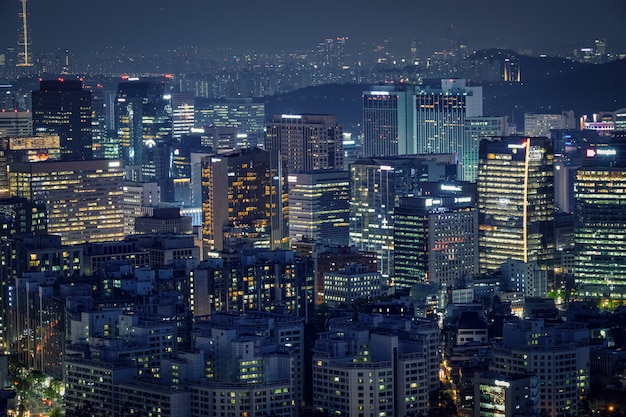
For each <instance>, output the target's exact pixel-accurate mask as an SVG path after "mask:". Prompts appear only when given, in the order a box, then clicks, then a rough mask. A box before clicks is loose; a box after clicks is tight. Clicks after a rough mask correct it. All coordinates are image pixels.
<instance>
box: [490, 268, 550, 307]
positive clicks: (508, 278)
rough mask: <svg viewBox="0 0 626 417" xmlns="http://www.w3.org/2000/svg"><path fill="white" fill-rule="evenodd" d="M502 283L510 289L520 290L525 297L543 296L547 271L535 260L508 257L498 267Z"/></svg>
mask: <svg viewBox="0 0 626 417" xmlns="http://www.w3.org/2000/svg"><path fill="white" fill-rule="evenodd" d="M500 272H501V273H502V284H503V286H504V287H506V288H507V289H508V290H510V291H516V292H520V293H522V294H523V295H524V297H526V298H530V297H537V298H545V297H546V295H547V293H548V271H546V270H545V269H544V270H542V269H541V268H539V265H537V262H524V261H521V260H519V259H516V260H513V259H509V260H508V261H507V262H505V263H503V264H502V267H501V268H500Z"/></svg>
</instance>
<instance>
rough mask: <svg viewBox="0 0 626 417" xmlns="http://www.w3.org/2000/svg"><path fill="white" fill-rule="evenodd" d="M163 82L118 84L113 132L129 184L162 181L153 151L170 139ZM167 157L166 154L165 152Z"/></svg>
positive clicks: (134, 80)
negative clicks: (131, 182)
mask: <svg viewBox="0 0 626 417" xmlns="http://www.w3.org/2000/svg"><path fill="white" fill-rule="evenodd" d="M167 84H168V81H167V80H166V79H139V78H129V79H126V80H124V81H122V82H120V83H119V84H118V87H117V95H116V99H115V107H114V110H115V130H116V131H117V137H118V140H119V147H120V154H121V155H120V156H121V159H122V160H123V161H124V164H125V170H126V172H125V177H126V179H127V180H131V181H153V180H155V179H158V180H159V181H166V180H167V179H168V178H169V173H168V172H160V171H161V170H160V169H157V168H161V166H162V164H159V163H158V161H155V160H154V159H153V158H158V157H159V155H161V153H162V152H158V151H156V149H158V148H160V147H162V146H163V145H166V144H167V142H168V140H169V139H171V137H172V129H173V121H172V104H171V95H170V93H169V91H168V86H167ZM166 153H167V152H166ZM166 166H168V164H166Z"/></svg>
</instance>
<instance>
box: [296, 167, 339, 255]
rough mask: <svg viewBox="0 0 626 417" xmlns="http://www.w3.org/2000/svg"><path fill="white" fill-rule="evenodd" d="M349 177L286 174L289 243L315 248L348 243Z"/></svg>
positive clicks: (333, 173)
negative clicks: (306, 243) (305, 243)
mask: <svg viewBox="0 0 626 417" xmlns="http://www.w3.org/2000/svg"><path fill="white" fill-rule="evenodd" d="M349 177H350V174H349V173H348V172H347V171H314V172H310V173H303V174H297V173H296V174H289V176H288V177H287V178H288V183H289V241H290V242H291V243H294V242H299V241H302V240H309V239H310V240H312V241H313V242H315V243H316V244H318V245H325V246H347V245H348V243H349V216H350V204H349V199H350V182H349Z"/></svg>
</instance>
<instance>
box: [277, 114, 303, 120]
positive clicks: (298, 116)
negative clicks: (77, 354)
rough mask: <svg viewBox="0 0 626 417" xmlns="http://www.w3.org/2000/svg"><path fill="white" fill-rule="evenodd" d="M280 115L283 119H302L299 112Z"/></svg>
mask: <svg viewBox="0 0 626 417" xmlns="http://www.w3.org/2000/svg"><path fill="white" fill-rule="evenodd" d="M280 117H281V119H302V116H300V115H298V114H283V115H282V116H280Z"/></svg>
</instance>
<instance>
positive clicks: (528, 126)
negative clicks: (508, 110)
mask: <svg viewBox="0 0 626 417" xmlns="http://www.w3.org/2000/svg"><path fill="white" fill-rule="evenodd" d="M575 127H576V123H575V120H574V119H573V117H571V118H569V119H568V117H567V115H566V114H535V113H526V114H524V135H526V136H532V137H540V136H543V137H550V131H551V130H553V129H574V128H575Z"/></svg>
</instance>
